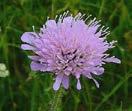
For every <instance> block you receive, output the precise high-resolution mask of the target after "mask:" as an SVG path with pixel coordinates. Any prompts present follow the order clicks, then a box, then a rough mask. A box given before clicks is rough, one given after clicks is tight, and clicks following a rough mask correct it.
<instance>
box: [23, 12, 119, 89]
mask: <svg viewBox="0 0 132 111" xmlns="http://www.w3.org/2000/svg"><path fill="white" fill-rule="evenodd" d="M83 18H84V15H82V14H81V13H78V14H77V15H76V16H75V17H73V16H72V15H69V14H68V12H65V13H64V14H62V15H60V16H59V17H58V18H56V19H55V20H50V19H48V20H47V21H46V23H45V25H43V27H42V28H41V29H40V32H39V33H37V32H25V33H24V34H23V35H22V37H21V40H22V41H23V42H25V43H24V44H22V45H21V48H22V49H23V50H31V51H33V52H34V55H32V56H29V58H30V59H31V60H32V62H31V69H32V70H34V71H42V72H52V74H54V75H55V82H54V84H53V89H54V90H58V89H59V87H60V85H61V84H62V86H63V87H64V88H65V89H68V87H69V78H70V76H74V77H75V78H76V79H77V89H79V90H80V89H81V84H80V77H81V75H82V76H85V77H87V78H88V79H92V80H93V81H94V82H95V84H96V86H97V87H99V84H98V82H97V81H96V80H95V79H94V78H93V76H94V75H97V76H98V75H101V74H103V73H104V68H103V65H104V64H105V63H107V62H113V63H120V60H119V59H117V58H115V57H114V56H109V54H107V51H108V50H109V49H111V48H113V47H114V46H113V45H114V43H115V41H112V42H108V41H107V40H106V36H107V35H108V34H109V31H108V28H104V26H101V25H100V21H97V20H96V19H95V18H94V19H92V20H87V19H83ZM86 21H87V22H88V24H86ZM50 74H51V73H50Z"/></svg>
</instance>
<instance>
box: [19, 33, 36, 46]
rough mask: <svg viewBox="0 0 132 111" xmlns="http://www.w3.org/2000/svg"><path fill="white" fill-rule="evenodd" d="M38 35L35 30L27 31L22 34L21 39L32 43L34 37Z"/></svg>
mask: <svg viewBox="0 0 132 111" xmlns="http://www.w3.org/2000/svg"><path fill="white" fill-rule="evenodd" d="M36 37H37V34H36V33H35V32H25V33H24V34H23V35H22V36H21V40H22V41H23V42H26V43H29V44H32V42H33V41H34V39H35V38H36Z"/></svg>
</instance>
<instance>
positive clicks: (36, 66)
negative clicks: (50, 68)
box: [30, 62, 44, 71]
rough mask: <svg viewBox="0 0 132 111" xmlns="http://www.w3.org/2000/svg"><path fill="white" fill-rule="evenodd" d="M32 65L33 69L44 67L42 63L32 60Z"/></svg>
mask: <svg viewBox="0 0 132 111" xmlns="http://www.w3.org/2000/svg"><path fill="white" fill-rule="evenodd" d="M30 66H31V69H32V70H33V71H39V70H41V69H43V67H44V66H43V65H42V64H39V63H37V62H32V63H31V65H30Z"/></svg>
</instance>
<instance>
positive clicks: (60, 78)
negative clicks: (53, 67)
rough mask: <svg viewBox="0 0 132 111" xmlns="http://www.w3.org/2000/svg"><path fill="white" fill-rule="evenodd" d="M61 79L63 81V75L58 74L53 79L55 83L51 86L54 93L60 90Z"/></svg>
mask: <svg viewBox="0 0 132 111" xmlns="http://www.w3.org/2000/svg"><path fill="white" fill-rule="evenodd" d="M62 79H63V75H62V74H58V75H57V77H56V78H55V82H54V84H53V89H54V90H55V91H57V90H58V89H59V88H60V85H61V82H62Z"/></svg>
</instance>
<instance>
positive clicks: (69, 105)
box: [0, 0, 132, 111]
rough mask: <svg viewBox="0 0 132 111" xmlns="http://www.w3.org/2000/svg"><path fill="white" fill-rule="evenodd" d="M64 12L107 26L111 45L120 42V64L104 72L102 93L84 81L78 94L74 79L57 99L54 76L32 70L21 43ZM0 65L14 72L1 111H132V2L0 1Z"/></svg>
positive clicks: (1, 81) (1, 92) (3, 82)
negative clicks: (82, 16)
mask: <svg viewBox="0 0 132 111" xmlns="http://www.w3.org/2000/svg"><path fill="white" fill-rule="evenodd" d="M66 10H70V11H71V13H73V14H74V15H75V14H77V13H78V12H82V13H86V14H87V15H88V14H92V15H93V17H94V16H95V17H97V18H98V19H101V20H102V24H104V25H106V26H109V27H110V31H111V35H110V36H109V37H108V39H109V40H112V39H114V40H118V43H117V45H116V48H115V49H114V50H112V51H111V52H110V53H111V54H113V55H116V56H117V57H118V58H120V59H121V61H122V64H120V65H116V64H108V65H106V66H105V69H106V70H105V73H104V74H103V75H102V76H100V77H99V78H97V80H98V81H99V83H100V88H99V89H97V88H96V87H95V85H94V83H93V82H92V81H91V80H88V79H86V78H83V77H82V78H81V83H82V90H81V91H78V90H76V81H75V80H74V79H73V78H71V81H72V82H71V84H70V88H69V90H67V91H64V90H63V89H61V90H62V91H61V92H59V95H58V96H57V93H55V92H54V91H53V89H52V85H53V82H54V81H53V77H52V76H51V75H47V74H45V73H44V74H40V73H38V72H37V73H36V72H32V71H31V70H30V67H29V64H30V62H31V61H30V60H29V59H28V58H27V54H28V53H27V52H25V51H22V50H21V49H20V45H21V40H20V37H21V35H22V33H24V32H28V31H32V26H33V25H34V26H35V30H36V31H38V30H39V28H40V27H41V26H42V24H44V23H45V22H46V19H47V16H49V17H50V18H54V17H55V15H56V14H61V13H63V12H64V11H66ZM0 62H1V63H5V64H6V66H7V67H8V69H9V71H10V76H9V77H7V78H0V111H49V109H50V108H51V107H52V106H53V105H55V107H56V109H54V110H55V111H132V0H0ZM61 93H63V96H62V95H60V94H61ZM61 99H62V101H61Z"/></svg>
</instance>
